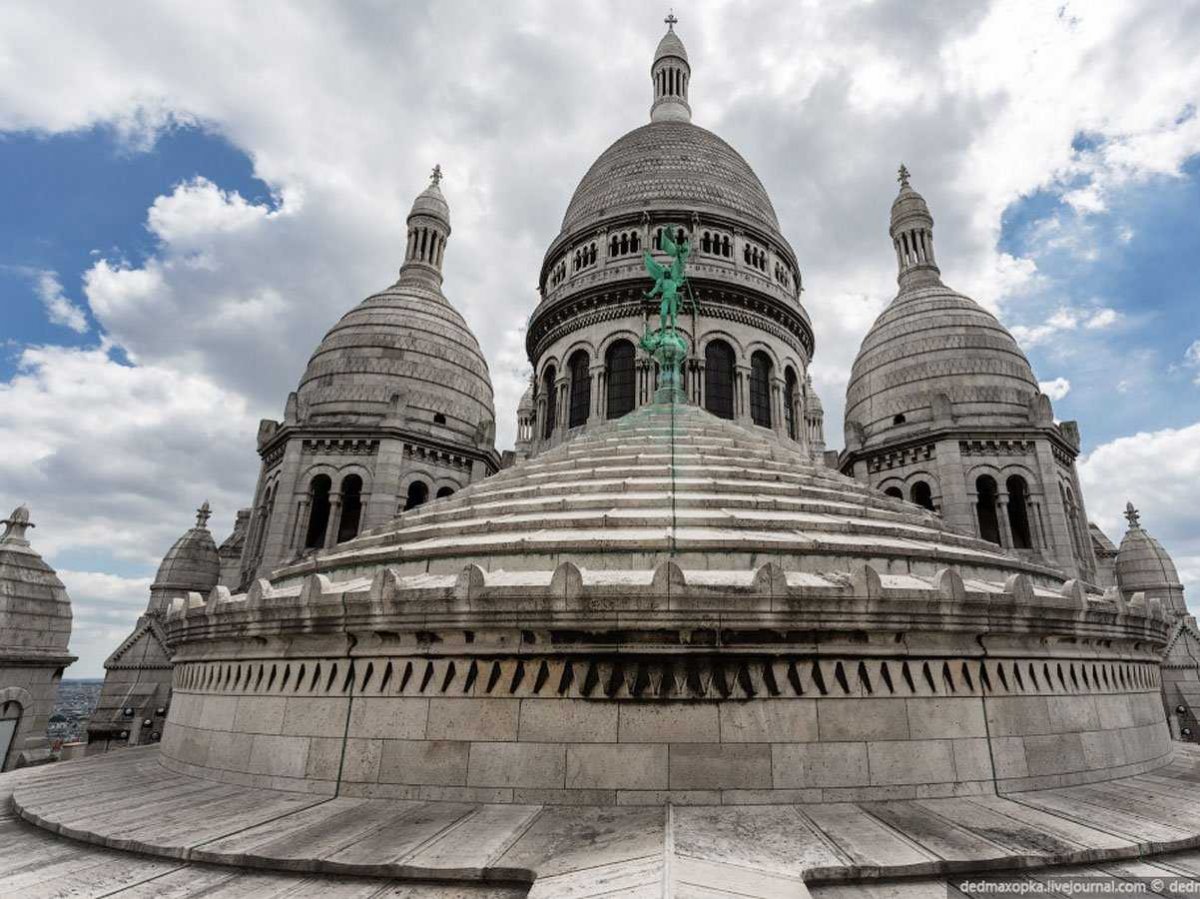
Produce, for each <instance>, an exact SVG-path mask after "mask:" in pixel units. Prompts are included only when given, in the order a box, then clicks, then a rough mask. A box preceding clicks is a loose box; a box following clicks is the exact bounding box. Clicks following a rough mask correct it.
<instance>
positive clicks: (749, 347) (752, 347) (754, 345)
mask: <svg viewBox="0 0 1200 899" xmlns="http://www.w3.org/2000/svg"><path fill="white" fill-rule="evenodd" d="M759 351H761V352H763V353H766V354H767V358H768V359H770V360H771V371H772V373H773V375H774V376H775V377H776V378H778V379H782V378H783V366H782V365H780V364H779V353H778V352H776V350H775V347H773V346H771V344H769V343H767V342H766V341H765V340H762V339H761V338H757V337H756V338H754V339H753V340H751V341H750V342H749V343H747V344H746V359H747V360H749V358H750V357H751V356H753V355H754V354H755V353H756V352H759Z"/></svg>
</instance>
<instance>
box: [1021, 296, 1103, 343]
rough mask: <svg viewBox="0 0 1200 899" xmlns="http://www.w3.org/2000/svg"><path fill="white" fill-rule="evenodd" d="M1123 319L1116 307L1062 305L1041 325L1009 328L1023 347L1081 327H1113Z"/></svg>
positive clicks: (1088, 328)
mask: <svg viewBox="0 0 1200 899" xmlns="http://www.w3.org/2000/svg"><path fill="white" fill-rule="evenodd" d="M1120 320H1121V314H1120V313H1119V312H1117V310H1115V309H1110V308H1107V307H1105V308H1100V309H1081V308H1074V307H1069V306H1062V307H1059V308H1058V309H1056V310H1055V311H1054V312H1053V313H1052V314H1051V315H1050V316H1049V317H1048V318H1047V319H1046V320H1045V321H1044V322H1043V323H1042V324H1040V325H1032V326H1029V325H1014V326H1013V327H1012V328H1010V329H1009V330H1010V331H1012V335H1013V337H1015V338H1016V339H1017V342H1018V343H1020V344H1021V345H1022V346H1023V347H1026V348H1028V347H1033V346H1037V345H1038V344H1041V343H1045V342H1046V341H1048V340H1051V339H1058V338H1060V337H1062V335H1063V334H1064V333H1067V332H1071V331H1077V330H1078V329H1079V328H1080V327H1083V328H1086V329H1087V330H1089V331H1097V330H1101V329H1103V328H1108V327H1111V326H1112V325H1115V324H1116V323H1117V322H1119V321H1120Z"/></svg>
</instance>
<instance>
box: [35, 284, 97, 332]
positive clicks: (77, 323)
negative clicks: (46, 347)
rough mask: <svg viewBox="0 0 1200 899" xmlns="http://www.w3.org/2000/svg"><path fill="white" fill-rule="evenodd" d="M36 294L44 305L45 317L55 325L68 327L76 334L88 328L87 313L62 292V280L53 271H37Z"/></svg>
mask: <svg viewBox="0 0 1200 899" xmlns="http://www.w3.org/2000/svg"><path fill="white" fill-rule="evenodd" d="M36 289H37V295H38V298H39V299H40V300H41V301H42V305H43V306H45V307H46V317H47V318H49V319H50V321H51V322H52V323H54V324H56V325H62V326H63V327H66V328H70V329H71V330H72V331H74V332H75V333H76V334H84V333H86V332H87V329H88V320H87V313H85V312H84V311H83V310H82V309H80V308H79V306H77V305H76V304H75V303H73V302H71V300H70V299H69V298H68V297H67V296H66V294H64V293H63V287H62V282H61V281H59V280H58V275H57V274H55V273H54V272H39V273H38V276H37V285H36Z"/></svg>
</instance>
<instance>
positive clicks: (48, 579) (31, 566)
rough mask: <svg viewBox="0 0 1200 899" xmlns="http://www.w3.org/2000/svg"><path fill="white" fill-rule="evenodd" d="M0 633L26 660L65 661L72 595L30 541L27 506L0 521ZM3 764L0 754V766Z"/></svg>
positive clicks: (7, 646)
mask: <svg viewBox="0 0 1200 899" xmlns="http://www.w3.org/2000/svg"><path fill="white" fill-rule="evenodd" d="M0 524H3V525H4V533H3V534H0V635H3V644H4V646H3V648H4V649H6V650H12V651H14V652H17V653H19V654H27V655H28V656H29V657H30V658H31V659H37V658H43V659H45V660H46V661H47V662H55V660H58V662H57V663H58V664H67V663H69V662H70V661H72V660H73V658H72V657H70V656H66V655H65V653H66V651H67V643H68V642H69V640H70V637H71V600H70V597H68V596H67V591H66V588H64V587H63V583H62V581H60V580H59V579H58V575H57V574H56V573H55V571H54V569H53V568H51V567H50V566H49V565H48V564H47V563H46V562H45V561H44V560H43V559H42V557H41V556H40V555H38V553H37V552H36V551H35V550H34V549H33V548H32V547H31V546H30V545H29V538H28V536H27V534H28V531H29V529H30V528H32V527H34V525H33V522H31V521H30V520H29V509H28V508H27V507H26V506H17V508H16V509H14V510H13V513H12V514H11V515H10V516H8V518H6V519H3V520H0ZM3 764H4V756H3V753H0V765H3Z"/></svg>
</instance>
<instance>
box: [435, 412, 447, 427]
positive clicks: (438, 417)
mask: <svg viewBox="0 0 1200 899" xmlns="http://www.w3.org/2000/svg"><path fill="white" fill-rule="evenodd" d="M433 423H434V424H435V425H444V424H445V423H446V416H445V415H443V414H442V413H441V412H434V413H433Z"/></svg>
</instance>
